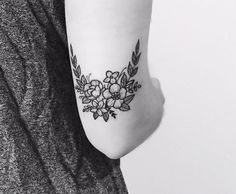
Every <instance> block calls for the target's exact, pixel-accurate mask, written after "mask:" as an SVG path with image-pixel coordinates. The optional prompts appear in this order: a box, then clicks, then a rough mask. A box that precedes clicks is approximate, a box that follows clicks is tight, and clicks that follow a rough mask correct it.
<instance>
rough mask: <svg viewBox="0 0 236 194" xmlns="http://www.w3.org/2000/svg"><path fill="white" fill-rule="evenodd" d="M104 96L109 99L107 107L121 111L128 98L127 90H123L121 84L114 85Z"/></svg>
mask: <svg viewBox="0 0 236 194" xmlns="http://www.w3.org/2000/svg"><path fill="white" fill-rule="evenodd" d="M103 96H104V97H105V98H106V99H107V106H108V107H114V108H116V109H119V108H120V107H121V105H122V103H123V102H124V98H125V97H126V89H125V88H121V86H120V85H119V84H112V85H111V86H110V87H109V88H108V89H106V90H105V91H104V92H103Z"/></svg>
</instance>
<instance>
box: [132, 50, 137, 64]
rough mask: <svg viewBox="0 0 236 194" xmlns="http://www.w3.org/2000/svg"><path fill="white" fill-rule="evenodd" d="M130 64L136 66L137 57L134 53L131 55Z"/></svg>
mask: <svg viewBox="0 0 236 194" xmlns="http://www.w3.org/2000/svg"><path fill="white" fill-rule="evenodd" d="M132 63H133V64H134V65H137V56H136V54H135V53H134V52H133V53H132Z"/></svg>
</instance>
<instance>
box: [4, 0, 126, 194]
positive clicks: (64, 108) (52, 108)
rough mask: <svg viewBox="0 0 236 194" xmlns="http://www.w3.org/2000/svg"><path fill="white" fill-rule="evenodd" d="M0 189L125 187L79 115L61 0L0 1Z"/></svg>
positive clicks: (94, 193)
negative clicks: (85, 130)
mask: <svg viewBox="0 0 236 194" xmlns="http://www.w3.org/2000/svg"><path fill="white" fill-rule="evenodd" d="M78 19H79V18H78ZM97 130H99V129H97ZM0 193H1V194H18V193H19V194H25V193H29V194H47V193H50V194H51V193H52V194H54V193H58V194H67V193H70V194H80V193H81V194H113V193H114V194H126V193H128V192H127V189H126V185H125V182H124V179H123V176H122V173H121V170H120V160H111V159H109V158H108V157H106V156H105V155H104V154H102V153H101V152H99V151H98V150H96V149H95V148H94V147H93V146H92V145H91V144H90V142H89V141H88V139H87V137H86V135H85V133H84V129H83V127H82V124H81V121H80V118H79V114H78V111H77V105H76V100H75V93H74V87H73V81H72V73H71V68H70V61H69V54H68V48H67V36H66V28H65V14H64V0H2V1H0Z"/></svg>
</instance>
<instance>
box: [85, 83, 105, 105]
mask: <svg viewBox="0 0 236 194" xmlns="http://www.w3.org/2000/svg"><path fill="white" fill-rule="evenodd" d="M102 90H103V85H102V82H100V81H99V80H92V81H91V82H90V83H87V84H85V86H84V94H85V97H86V98H88V99H89V100H95V99H97V100H98V101H100V100H102V98H103V96H102V95H101V94H102Z"/></svg>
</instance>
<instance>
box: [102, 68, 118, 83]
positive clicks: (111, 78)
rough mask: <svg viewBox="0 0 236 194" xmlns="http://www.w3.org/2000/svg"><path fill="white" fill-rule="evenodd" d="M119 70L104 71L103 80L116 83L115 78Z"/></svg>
mask: <svg viewBox="0 0 236 194" xmlns="http://www.w3.org/2000/svg"><path fill="white" fill-rule="evenodd" d="M118 75H119V72H118V71H116V72H114V73H112V72H111V71H107V72H106V78H105V79H104V80H103V81H104V82H105V83H111V84H114V83H116V81H117V80H116V78H117V77H118Z"/></svg>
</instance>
